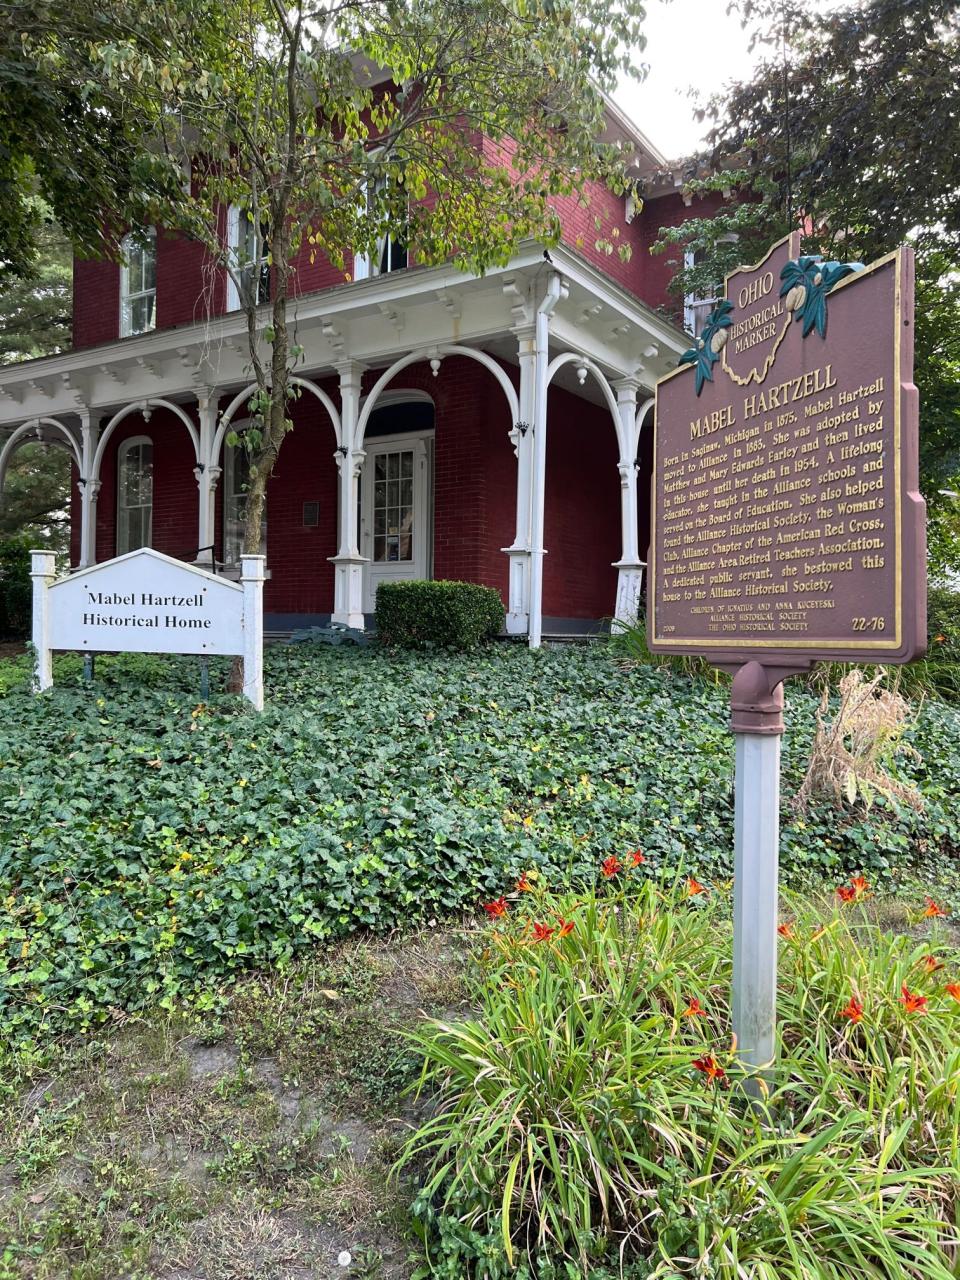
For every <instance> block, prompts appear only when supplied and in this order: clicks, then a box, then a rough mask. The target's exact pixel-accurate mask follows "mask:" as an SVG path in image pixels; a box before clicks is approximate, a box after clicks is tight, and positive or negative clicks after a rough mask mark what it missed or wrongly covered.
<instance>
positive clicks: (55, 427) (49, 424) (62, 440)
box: [0, 418, 83, 494]
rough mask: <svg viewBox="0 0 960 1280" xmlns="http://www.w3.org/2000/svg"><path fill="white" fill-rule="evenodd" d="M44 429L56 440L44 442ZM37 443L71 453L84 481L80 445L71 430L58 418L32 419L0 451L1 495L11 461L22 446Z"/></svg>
mask: <svg viewBox="0 0 960 1280" xmlns="http://www.w3.org/2000/svg"><path fill="white" fill-rule="evenodd" d="M44 429H46V430H48V431H50V432H52V433H53V435H54V437H56V438H55V439H53V440H44V438H43V435H42V434H41V433H42V432H43V430H44ZM31 437H32V439H31ZM36 443H39V444H51V445H54V446H55V447H56V448H58V449H64V448H66V449H67V450H68V452H69V453H70V457H71V460H72V461H73V462H74V463H75V464H76V468H77V474H78V475H79V476H80V478H81V479H83V458H82V456H81V453H80V445H79V444H78V442H77V439H76V437H75V436H74V434H73V432H72V431H71V430H70V428H69V427H68V426H66V425H65V424H64V423H62V422H60V421H59V420H58V419H57V418H31V419H30V421H29V422H24V423H22V424H21V425H20V426H19V427H17V429H16V430H15V431H14V432H13V433H12V434H11V435H10V437H9V438H8V439H7V441H6V443H5V444H4V446H3V449H2V450H0V494H2V493H3V486H4V484H5V482H6V479H7V468H8V467H9V466H10V459H11V458H12V457H13V455H14V454H15V453H16V451H17V450H18V449H19V448H20V447H21V446H22V445H25V444H36Z"/></svg>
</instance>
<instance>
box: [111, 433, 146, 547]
mask: <svg viewBox="0 0 960 1280" xmlns="http://www.w3.org/2000/svg"><path fill="white" fill-rule="evenodd" d="M152 540H153V441H152V440H150V438H149V437H148V436H134V437H133V438H132V439H130V440H124V442H123V444H121V446H120V448H119V449H118V450H117V555H118V556H122V555H126V553H127V552H128V551H137V550H139V548H140V547H149V546H150V545H151V543H152Z"/></svg>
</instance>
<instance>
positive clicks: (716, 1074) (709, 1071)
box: [693, 1053, 727, 1081]
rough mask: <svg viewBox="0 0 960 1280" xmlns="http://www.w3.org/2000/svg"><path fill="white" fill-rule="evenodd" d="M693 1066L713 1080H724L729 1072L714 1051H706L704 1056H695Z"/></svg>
mask: <svg viewBox="0 0 960 1280" xmlns="http://www.w3.org/2000/svg"><path fill="white" fill-rule="evenodd" d="M693 1066H695V1067H696V1069H697V1070H698V1071H700V1072H702V1073H703V1075H705V1076H706V1077H707V1079H708V1080H711V1081H720V1080H723V1079H725V1077H726V1074H727V1073H726V1072H725V1071H724V1069H723V1067H721V1066H720V1064H719V1062H717V1060H716V1058H715V1057H714V1056H713V1054H712V1053H705V1054H704V1055H703V1057H702V1058H694V1060H693Z"/></svg>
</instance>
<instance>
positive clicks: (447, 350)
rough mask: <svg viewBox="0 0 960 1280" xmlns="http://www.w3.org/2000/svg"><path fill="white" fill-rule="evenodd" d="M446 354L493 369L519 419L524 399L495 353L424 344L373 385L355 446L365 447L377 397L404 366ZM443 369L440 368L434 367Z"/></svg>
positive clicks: (512, 413)
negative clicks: (365, 439) (517, 391)
mask: <svg viewBox="0 0 960 1280" xmlns="http://www.w3.org/2000/svg"><path fill="white" fill-rule="evenodd" d="M443 356H467V357H468V358H469V359H471V360H476V361H478V363H480V364H482V365H483V366H484V368H486V369H489V370H490V372H491V373H492V374H493V376H494V377H495V378H496V380H497V382H499V384H500V387H501V389H502V390H503V393H504V395H505V396H506V397H507V405H508V407H509V409H510V420H511V422H516V421H517V419H518V418H519V416H520V402H519V400H518V399H517V393H516V391H515V390H514V387H513V383H512V382H511V381H510V379H509V378H508V377H507V375H506V373H505V371H504V370H503V369H502V368H501V367H500V365H499V364H497V362H496V360H494V358H493V357H492V356H489V355H487V353H486V352H485V351H478V350H477V349H476V348H475V347H461V346H443V347H424V348H421V349H420V350H419V351H411V352H409V353H408V354H407V355H405V356H401V357H400V359H399V360H395V361H394V362H393V364H392V365H390V367H389V368H388V369H385V370H384V371H383V373H382V374H381V375H380V377H379V378H378V379H377V381H376V382H375V383H374V384H373V386H372V387H371V389H370V394H369V395H368V396H367V398H366V400H365V402H364V405H363V408H362V409H361V411H360V416H359V417H358V419H357V426H356V431H355V436H354V441H353V447H354V449H362V448H363V437H364V434H365V433H366V430H367V423H368V422H369V421H370V415H371V414H372V413H373V411H374V409H375V408H376V406H377V401H378V400H379V399H380V395H381V393H382V392H383V390H384V388H385V387H386V386H388V384H389V383H390V382H392V380H393V379H394V378H395V377H396V376H397V374H398V373H400V372H401V371H402V370H403V369H406V368H408V367H409V366H410V365H412V364H419V363H420V362H421V361H423V360H430V361H433V360H436V361H437V362H438V365H439V361H440V359H441V358H442V357H443ZM434 372H435V373H437V372H439V368H437V369H435V370H434Z"/></svg>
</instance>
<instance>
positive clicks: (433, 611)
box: [376, 581, 504, 649]
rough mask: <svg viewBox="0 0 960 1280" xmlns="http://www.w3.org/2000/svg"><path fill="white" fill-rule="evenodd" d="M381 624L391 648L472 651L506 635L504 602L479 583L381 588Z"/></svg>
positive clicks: (383, 637)
mask: <svg viewBox="0 0 960 1280" xmlns="http://www.w3.org/2000/svg"><path fill="white" fill-rule="evenodd" d="M376 620H377V634H378V636H379V637H380V639H381V641H382V642H383V643H384V644H387V645H399V646H401V647H403V648H406V649H429V648H432V647H437V648H449V649H472V648H473V647H474V646H475V645H477V644H480V643H481V641H483V640H489V639H492V638H493V637H494V636H495V635H497V634H498V632H500V631H502V630H503V624H504V612H503V601H502V600H501V599H500V593H499V592H498V591H495V590H494V589H493V588H492V587H480V586H477V584H476V583H473V582H442V581H441V582H419V581H418V582H381V584H380V585H379V587H378V588H377V607H376Z"/></svg>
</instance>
